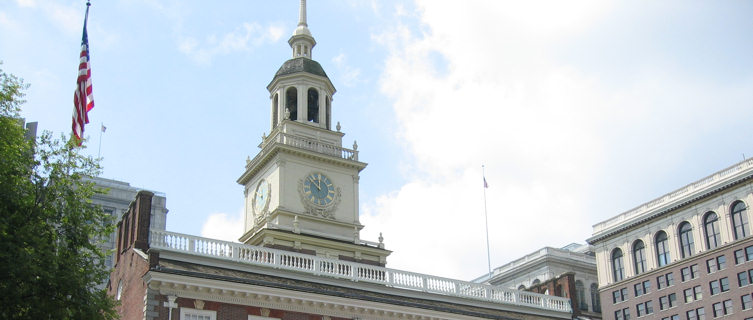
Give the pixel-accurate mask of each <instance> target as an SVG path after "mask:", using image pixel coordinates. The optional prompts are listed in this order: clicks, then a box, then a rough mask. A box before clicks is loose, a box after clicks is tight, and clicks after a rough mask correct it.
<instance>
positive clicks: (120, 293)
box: [115, 280, 123, 300]
mask: <svg viewBox="0 0 753 320" xmlns="http://www.w3.org/2000/svg"><path fill="white" fill-rule="evenodd" d="M122 295H123V280H120V281H118V291H117V293H116V294H115V300H120V297H121V296H122Z"/></svg>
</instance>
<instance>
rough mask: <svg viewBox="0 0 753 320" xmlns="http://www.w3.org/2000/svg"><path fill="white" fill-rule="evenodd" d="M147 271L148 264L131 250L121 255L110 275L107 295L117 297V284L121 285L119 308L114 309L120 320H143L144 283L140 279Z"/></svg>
mask: <svg viewBox="0 0 753 320" xmlns="http://www.w3.org/2000/svg"><path fill="white" fill-rule="evenodd" d="M148 270H149V262H148V261H146V260H145V259H144V258H142V257H141V256H140V255H139V254H137V253H136V252H135V251H134V250H133V249H128V250H127V251H125V252H124V253H122V254H121V257H120V259H119V261H118V263H117V264H116V265H115V268H114V270H113V271H112V273H111V274H110V283H109V286H108V288H107V293H108V294H110V295H111V296H116V295H117V290H118V284H119V283H122V285H123V290H122V292H121V295H120V306H118V307H117V308H116V310H117V311H118V314H120V319H122V320H142V319H144V295H145V294H146V283H144V281H143V280H142V279H141V277H142V276H143V275H144V274H146V272H147V271H148Z"/></svg>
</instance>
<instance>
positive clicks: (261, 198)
mask: <svg viewBox="0 0 753 320" xmlns="http://www.w3.org/2000/svg"><path fill="white" fill-rule="evenodd" d="M267 204H269V182H267V180H264V179H262V180H261V181H259V185H257V186H256V191H255V192H254V212H256V213H257V214H258V213H261V212H262V211H264V209H266V208H267Z"/></svg>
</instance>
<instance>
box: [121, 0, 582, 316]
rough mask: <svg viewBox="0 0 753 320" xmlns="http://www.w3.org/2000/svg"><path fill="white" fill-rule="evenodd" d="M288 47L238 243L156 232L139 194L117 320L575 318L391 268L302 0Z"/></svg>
mask: <svg viewBox="0 0 753 320" xmlns="http://www.w3.org/2000/svg"><path fill="white" fill-rule="evenodd" d="M288 43H289V44H290V46H291V48H292V49H293V56H292V59H290V60H287V61H286V62H285V63H284V64H283V65H282V67H281V68H280V69H279V70H278V72H277V73H276V74H275V76H274V78H273V79H272V82H271V83H270V84H269V86H267V89H268V90H269V92H270V98H271V106H270V107H271V108H270V114H271V117H270V120H271V121H270V122H271V132H270V134H269V136H265V137H264V139H263V141H262V143H261V145H260V147H261V150H260V151H259V152H258V154H257V155H256V156H255V157H254V158H253V159H248V160H247V163H246V166H245V170H244V171H243V172H242V174H241V176H240V177H239V178H238V181H237V182H238V183H239V184H241V185H242V186H244V196H245V199H246V204H245V214H246V216H245V217H246V218H245V233H244V234H243V235H242V236H241V239H240V241H241V242H242V243H233V242H225V241H220V240H215V239H207V238H200V237H195V236H191V235H185V234H178V233H173V232H167V231H162V230H158V229H154V228H151V227H150V222H151V221H152V217H151V209H150V208H151V207H152V202H153V201H154V200H153V199H154V198H153V194H152V193H150V192H139V193H138V194H137V196H136V200H135V201H133V202H132V203H131V204H130V207H129V210H128V211H127V212H126V213H125V214H124V215H123V216H122V220H121V221H120V223H119V224H118V241H117V249H116V250H117V259H116V263H115V268H114V270H113V272H112V274H111V277H110V283H109V285H108V291H109V293H110V294H112V295H113V296H115V297H116V298H117V299H118V300H120V301H121V305H120V306H119V307H118V308H119V309H118V312H119V313H120V315H121V318H122V319H124V320H131V319H170V320H178V319H180V320H188V319H192V320H231V319H232V320H251V319H254V320H259V319H291V320H292V319H310V320H314V319H315V320H330V319H414V320H421V319H426V320H429V319H460V320H464V319H468V320H471V319H570V318H571V316H572V312H571V308H570V301H569V299H566V298H562V297H554V296H547V295H543V294H537V293H532V292H525V291H518V290H510V289H506V288H500V287H496V286H490V285H484V284H478V283H472V282H465V281H459V280H453V279H447V278H441V277H436V276H431V275H424V274H417V273H413V272H407V271H400V270H395V269H389V268H386V263H387V257H388V256H389V254H390V253H391V252H390V251H389V250H387V249H385V245H384V243H383V241H382V239H378V240H377V241H367V240H364V239H361V238H360V230H361V229H362V228H363V225H362V224H361V223H360V222H359V213H358V207H359V206H358V185H359V183H360V182H359V180H360V179H359V173H360V172H361V170H363V169H364V168H365V167H366V163H363V162H360V161H359V158H358V150H356V146H355V144H354V146H353V148H352V149H348V148H343V147H342V137H343V136H344V133H342V132H340V129H339V126H336V128H335V130H333V128H332V126H331V118H332V117H331V113H332V112H333V108H332V104H331V102H332V95H333V94H334V93H335V88H334V86H333V85H332V83H331V82H330V80H329V78H328V77H327V75H326V73H325V72H324V70H323V68H322V67H321V65H319V63H318V62H316V61H314V60H313V59H312V56H311V52H312V49H313V47H314V45H315V44H316V41H314V38H313V36H312V35H311V32H310V31H309V29H308V25H307V19H306V6H305V0H302V1H301V7H300V12H299V23H298V27H297V28H296V29H295V31H294V34H293V36H292V37H291V38H290V40H289V41H288ZM174 214H175V213H174ZM380 238H381V237H380Z"/></svg>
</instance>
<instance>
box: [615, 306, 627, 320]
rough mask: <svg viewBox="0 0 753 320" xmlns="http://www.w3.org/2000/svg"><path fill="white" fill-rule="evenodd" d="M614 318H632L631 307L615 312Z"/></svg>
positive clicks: (621, 319) (625, 319)
mask: <svg viewBox="0 0 753 320" xmlns="http://www.w3.org/2000/svg"><path fill="white" fill-rule="evenodd" d="M614 318H615V319H616V320H630V309H629V308H625V309H622V310H617V311H615V312H614Z"/></svg>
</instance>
